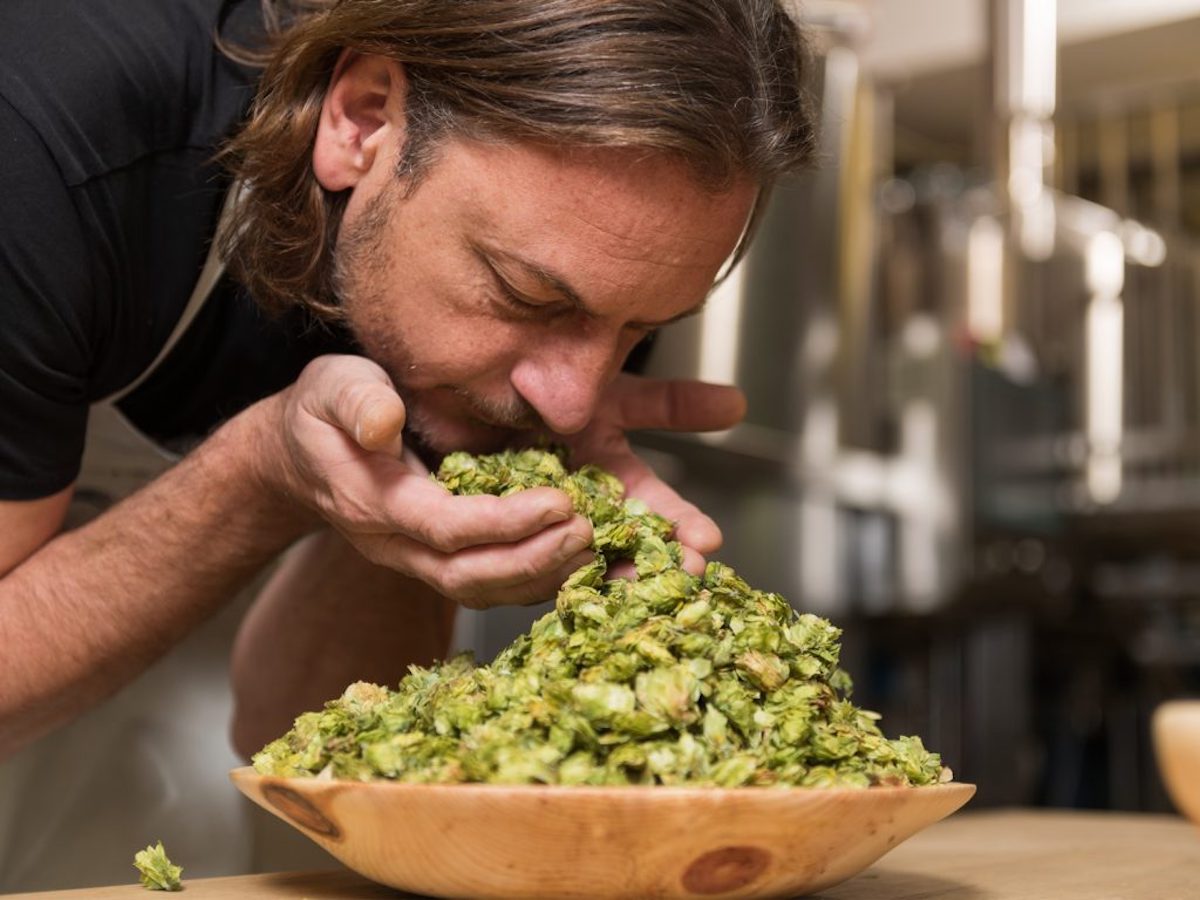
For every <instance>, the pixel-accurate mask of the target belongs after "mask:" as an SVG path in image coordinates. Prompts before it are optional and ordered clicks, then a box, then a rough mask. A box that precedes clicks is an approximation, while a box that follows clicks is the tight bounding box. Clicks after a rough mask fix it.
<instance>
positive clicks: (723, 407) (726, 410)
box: [610, 374, 746, 431]
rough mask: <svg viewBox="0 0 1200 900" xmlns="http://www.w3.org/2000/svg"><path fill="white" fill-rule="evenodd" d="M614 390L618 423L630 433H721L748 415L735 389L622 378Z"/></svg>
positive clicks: (704, 383)
mask: <svg viewBox="0 0 1200 900" xmlns="http://www.w3.org/2000/svg"><path fill="white" fill-rule="evenodd" d="M610 390H611V391H612V393H611V395H610V397H611V399H612V400H614V401H615V403H616V410H617V421H618V422H619V424H620V425H621V427H623V428H626V429H629V430H637V429H644V428H655V429H663V430H668V431H721V430H723V429H726V428H732V427H733V426H734V425H736V424H737V423H738V422H740V421H741V420H742V418H743V417H744V416H745V415H746V396H745V394H743V393H742V392H741V391H740V390H739V389H738V388H736V387H733V386H731V385H723V384H709V383H707V382H703V381H668V380H661V379H657V378H643V377H640V376H636V375H629V374H622V375H621V376H619V377H618V378H617V380H616V381H614V382H613V384H612V387H611V388H610Z"/></svg>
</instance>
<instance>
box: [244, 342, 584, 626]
mask: <svg viewBox="0 0 1200 900" xmlns="http://www.w3.org/2000/svg"><path fill="white" fill-rule="evenodd" d="M272 408H273V411H274V416H275V417H276V421H275V422H274V423H273V425H272V427H270V428H269V431H270V432H271V433H272V434H269V435H268V436H267V440H268V447H269V448H272V451H273V452H270V451H269V452H268V454H267V455H268V456H269V457H274V459H273V460H272V459H267V460H265V461H264V463H263V466H262V471H263V478H264V481H265V482H266V483H267V484H269V485H271V486H273V487H274V488H275V489H277V490H283V491H285V492H286V493H287V494H288V495H290V496H291V497H292V498H293V499H294V500H295V501H298V502H299V503H300V504H301V505H302V506H304V507H306V508H308V509H310V510H312V511H313V512H315V513H317V514H318V515H319V516H320V517H321V518H323V519H325V520H326V521H328V522H329V523H330V524H331V525H333V527H334V528H336V529H337V530H338V531H339V532H340V533H341V534H342V535H343V536H345V538H346V539H347V540H348V541H349V542H350V543H351V544H352V545H353V546H354V547H355V548H356V549H357V550H358V551H359V552H360V553H361V554H362V555H363V556H364V557H366V558H367V559H368V560H370V561H371V562H373V563H376V564H378V565H383V566H387V567H389V568H391V569H394V570H396V571H398V572H401V573H403V574H405V575H410V576H413V577H416V578H419V579H420V580H421V581H424V582H425V583H426V584H428V585H429V586H430V587H432V588H434V589H435V590H436V591H438V592H439V593H441V594H442V595H443V596H446V597H449V598H450V599H452V600H456V601H458V602H459V603H461V604H463V605H464V606H467V607H471V608H474V609H481V608H486V607H490V606H498V605H506V604H521V603H534V602H538V601H541V600H547V599H549V598H551V597H553V596H554V594H555V592H556V591H557V590H558V588H559V587H560V586H561V585H562V582H563V581H564V580H565V579H566V577H567V576H568V575H569V574H570V573H571V572H573V571H574V570H575V569H577V568H578V567H579V566H581V565H583V564H584V563H586V562H588V561H589V560H590V559H591V558H592V554H591V551H587V550H586V548H587V547H588V545H589V544H590V543H591V539H592V527H591V524H590V523H589V522H588V521H587V519H585V518H583V517H582V516H578V515H574V514H573V511H572V507H571V501H570V499H569V498H568V497H567V495H566V494H564V493H563V492H561V491H558V490H554V489H552V488H534V489H531V490H527V491H521V492H519V493H516V494H512V495H510V496H507V497H491V496H477V497H457V496H453V495H452V494H450V492H449V491H447V490H446V489H445V488H443V487H442V486H441V485H439V484H437V483H435V482H434V481H432V480H431V479H430V478H429V477H428V475H429V473H428V472H427V471H426V470H425V468H424V467H423V466H422V465H421V463H420V462H419V461H418V460H417V459H416V457H415V456H414V455H413V454H412V453H410V452H406V451H405V450H404V447H403V443H402V440H401V430H402V429H403V427H404V421H405V409H404V403H403V401H402V400H401V399H400V397H399V395H397V393H396V391H395V389H394V388H393V387H392V384H391V381H390V380H389V379H388V377H387V375H386V374H385V373H384V371H383V370H382V369H381V368H380V367H379V366H377V365H376V364H375V363H373V362H371V361H369V360H367V359H363V358H361V357H356V356H323V357H320V358H318V359H316V360H314V361H313V362H312V363H310V364H309V365H308V366H307V367H306V368H305V370H304V371H303V373H301V375H300V378H299V379H298V380H297V382H296V383H295V384H294V385H293V386H292V387H290V388H288V389H287V390H286V391H284V392H283V393H281V394H278V395H276V397H275V398H274V405H273V407H272ZM272 435H273V436H274V437H273V439H272Z"/></svg>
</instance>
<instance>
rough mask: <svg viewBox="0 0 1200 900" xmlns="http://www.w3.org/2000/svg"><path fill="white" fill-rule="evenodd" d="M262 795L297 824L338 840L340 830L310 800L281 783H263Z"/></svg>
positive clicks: (340, 835)
mask: <svg viewBox="0 0 1200 900" xmlns="http://www.w3.org/2000/svg"><path fill="white" fill-rule="evenodd" d="M262 792H263V797H265V798H266V800H267V802H268V803H270V804H271V805H272V806H273V807H275V808H276V809H277V810H279V811H280V812H281V813H283V814H284V815H285V816H287V817H288V818H289V819H290V820H291V821H293V822H295V823H296V824H297V825H301V826H303V827H304V828H307V829H308V830H309V831H315V832H316V833H317V834H319V835H321V836H322V837H327V838H330V839H332V840H335V841H336V840H340V839H341V837H342V832H341V830H340V829H339V828H338V827H337V825H335V824H334V823H333V822H332V821H331V820H330V819H329V818H328V817H327V816H326V815H325V814H324V813H323V812H321V810H319V809H317V808H316V807H315V806H314V805H313V802H312V801H311V800H309V799H308V798H307V797H305V796H304V795H302V794H298V793H297V792H296V791H293V790H292V789H291V788H289V787H284V786H283V785H282V784H264V785H263V789H262Z"/></svg>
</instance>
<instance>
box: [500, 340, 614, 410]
mask: <svg viewBox="0 0 1200 900" xmlns="http://www.w3.org/2000/svg"><path fill="white" fill-rule="evenodd" d="M617 344H618V340H617V337H616V336H614V335H609V334H605V333H601V332H599V331H598V330H597V331H595V332H592V333H588V334H583V335H578V334H576V335H566V336H555V337H552V338H548V339H547V340H545V341H542V342H539V344H538V346H531V347H529V348H527V349H526V351H525V353H524V354H523V355H522V357H521V359H520V360H519V361H518V362H517V364H516V365H515V366H514V367H513V369H512V374H511V376H510V379H511V381H512V385H513V387H514V388H516V390H517V392H518V393H519V394H520V395H521V396H522V397H524V398H525V400H526V401H528V402H529V403H530V404H531V405H532V406H533V408H534V409H536V410H537V411H538V414H539V415H540V416H541V417H542V421H544V422H545V423H546V425H547V426H549V428H550V429H551V430H552V431H554V432H556V433H558V434H574V433H575V432H577V431H581V430H582V429H583V428H584V427H585V426H586V425H587V424H588V423H589V422H590V421H591V420H592V416H593V415H595V412H596V406H597V404H598V403H599V400H600V394H601V392H602V391H603V390H604V388H605V386H606V385H607V384H608V382H609V381H610V380H611V378H612V375H613V373H614V372H615V371H616V369H617V367H618V366H619V364H620V361H619V360H618V359H617V356H618V347H617Z"/></svg>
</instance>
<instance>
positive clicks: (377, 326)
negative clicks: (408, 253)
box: [333, 185, 543, 462]
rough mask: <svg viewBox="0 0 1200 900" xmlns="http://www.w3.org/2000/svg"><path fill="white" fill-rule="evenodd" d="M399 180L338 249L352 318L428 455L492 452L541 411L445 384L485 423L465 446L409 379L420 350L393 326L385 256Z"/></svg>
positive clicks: (532, 425)
mask: <svg viewBox="0 0 1200 900" xmlns="http://www.w3.org/2000/svg"><path fill="white" fill-rule="evenodd" d="M400 195H401V191H400V190H399V187H398V186H395V185H389V186H388V187H387V188H385V189H384V190H383V191H381V192H380V193H379V194H378V195H377V196H375V197H373V198H372V199H371V200H370V201H369V202H368V204H367V207H366V208H365V209H364V210H363V212H362V215H360V216H359V217H358V218H357V219H356V220H355V221H354V222H352V223H351V224H349V225H347V226H344V227H343V228H342V229H341V230H340V232H339V235H338V240H337V246H336V248H335V250H334V260H333V266H334V268H333V280H334V291H335V292H336V294H337V296H338V298H339V301H340V303H341V306H342V309H343V310H345V312H346V324H347V326H348V327H349V329H350V332H351V334H352V335H353V336H354V339H355V342H356V343H357V344H358V346H359V347H361V348H362V350H363V352H364V353H365V354H366V356H367V358H369V359H370V360H372V361H373V362H375V363H376V364H378V365H379V366H380V367H382V368H383V370H384V371H385V372H386V373H387V375H388V377H389V378H391V380H392V384H393V386H394V387H395V388H396V391H397V393H399V395H400V398H401V399H402V400H403V401H404V405H405V410H406V424H405V436H406V442H407V443H410V444H412V445H414V449H417V450H418V452H419V453H420V455H421V456H422V457H423V458H425V459H426V461H427V462H428V461H429V460H430V459H437V458H440V457H441V456H443V455H445V454H446V453H449V452H451V451H454V450H469V451H471V452H475V453H483V452H492V451H495V450H499V449H502V448H503V447H506V446H510V445H512V444H514V443H522V442H527V441H528V438H529V436H530V434H531V433H532V432H536V431H539V430H541V429H542V428H543V425H542V421H541V417H540V416H539V415H538V414H537V411H536V410H535V409H534V408H533V407H532V406H531V405H530V404H529V403H528V402H526V401H525V400H524V399H522V398H520V397H517V398H514V399H513V400H512V401H496V400H493V399H491V398H488V397H485V396H482V395H477V394H474V393H472V392H471V391H469V390H467V389H465V388H463V387H461V386H459V385H454V384H446V385H441V386H440V387H441V389H442V390H444V391H450V392H453V394H454V396H455V397H456V398H457V399H458V401H459V403H460V405H461V406H462V407H463V408H464V409H465V410H466V411H467V414H468V415H469V416H470V417H471V419H472V420H473V423H472V424H473V425H475V426H477V427H476V428H474V429H473V431H476V432H478V439H477V440H473V441H471V443H470V445H469V446H460V445H461V444H462V443H463V442H462V441H461V440H459V441H454V440H451V439H449V437H448V436H447V435H446V434H445V432H446V430H447V429H446V428H445V427H444V423H443V422H441V421H439V419H438V417H437V416H436V415H435V414H433V413H432V412H431V411H430V410H429V409H427V407H426V405H425V404H424V403H423V402H422V391H420V390H418V389H416V388H415V387H414V386H413V385H412V384H411V383H410V381H409V377H408V375H409V373H410V372H412V371H414V370H415V368H416V362H415V357H414V354H413V353H412V350H411V348H410V347H409V346H408V345H407V344H406V343H405V342H404V340H403V338H402V337H401V336H400V335H398V334H396V333H395V331H394V329H393V328H391V327H390V326H389V321H388V320H389V316H388V314H387V312H388V309H387V306H388V304H387V299H386V297H387V292H386V290H385V289H384V286H385V285H386V284H387V283H388V280H389V277H390V275H389V271H388V267H387V265H386V262H385V260H386V259H387V258H388V257H387V254H386V252H385V250H386V248H385V243H386V241H385V236H386V234H387V226H388V222H389V219H390V216H391V211H392V209H393V208H394V204H395V203H398V202H403V201H402V199H401V196H400Z"/></svg>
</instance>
